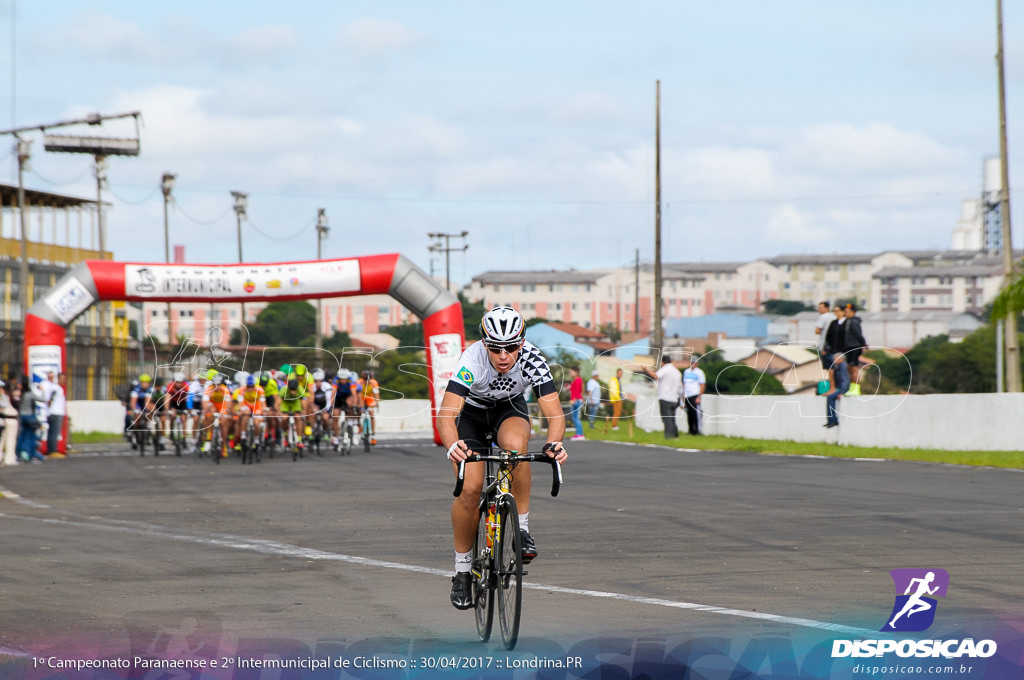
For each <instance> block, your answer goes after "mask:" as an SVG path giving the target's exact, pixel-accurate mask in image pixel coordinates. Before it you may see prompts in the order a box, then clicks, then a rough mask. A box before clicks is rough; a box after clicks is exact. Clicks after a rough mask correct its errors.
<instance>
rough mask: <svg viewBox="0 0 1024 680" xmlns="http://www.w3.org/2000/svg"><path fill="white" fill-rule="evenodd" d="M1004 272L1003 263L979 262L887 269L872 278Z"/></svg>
mask: <svg viewBox="0 0 1024 680" xmlns="http://www.w3.org/2000/svg"><path fill="white" fill-rule="evenodd" d="M1002 272H1003V263H1002V261H999V262H985V263H982V262H978V263H976V264H950V265H941V266H940V265H936V266H934V267H886V268H885V269H879V270H878V271H877V272H875V273H874V274H872V278H876V279H889V278H905V277H908V276H910V277H919V276H998V275H1001V274H1002Z"/></svg>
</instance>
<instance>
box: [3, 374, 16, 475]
mask: <svg viewBox="0 0 1024 680" xmlns="http://www.w3.org/2000/svg"><path fill="white" fill-rule="evenodd" d="M0 418H2V419H3V432H2V433H0V465H17V464H18V457H17V451H16V446H17V443H18V410H17V409H16V408H15V407H14V403H13V402H12V401H11V396H10V395H9V394H7V383H5V382H4V381H3V380H0Z"/></svg>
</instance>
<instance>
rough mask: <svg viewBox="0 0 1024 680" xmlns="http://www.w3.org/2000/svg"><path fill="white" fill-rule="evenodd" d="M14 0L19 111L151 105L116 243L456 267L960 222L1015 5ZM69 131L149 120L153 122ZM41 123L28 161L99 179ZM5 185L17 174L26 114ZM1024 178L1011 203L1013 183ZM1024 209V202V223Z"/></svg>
mask: <svg viewBox="0 0 1024 680" xmlns="http://www.w3.org/2000/svg"><path fill="white" fill-rule="evenodd" d="M88 4H89V7H87V8H83V3H81V2H72V1H70V0H32V1H29V0H17V1H15V0H0V35H2V36H3V38H2V40H0V45H3V47H0V92H2V93H3V94H2V95H0V102H4V101H7V102H8V104H9V106H6V107H4V106H3V104H0V128H4V129H7V128H15V127H21V126H31V125H43V124H49V123H54V122H58V121H62V120H67V119H72V118H77V117H81V116H85V115H88V114H90V113H94V112H99V113H102V114H107V115H111V114H120V113H127V112H133V111H139V112H140V113H141V118H140V121H141V123H140V127H139V134H140V140H141V154H140V155H139V156H138V157H121V158H117V157H113V158H111V159H110V162H109V171H108V172H109V189H108V191H107V192H105V194H104V200H106V201H108V202H109V203H110V204H111V210H110V212H109V213H108V217H107V220H108V244H109V247H110V248H111V249H112V250H113V252H114V257H115V259H117V260H122V261H136V262H138V261H141V262H160V261H163V260H164V219H163V215H164V204H163V196H162V194H161V192H160V180H161V176H162V175H163V173H165V172H171V173H174V174H176V175H177V180H176V184H175V187H174V190H173V193H172V198H173V200H172V202H171V205H170V209H169V219H168V228H169V231H170V241H171V243H172V245H175V244H180V245H184V246H185V248H186V254H187V258H188V261H191V262H196V263H221V262H223V263H229V262H236V261H238V251H239V245H238V237H237V224H236V217H235V213H234V211H233V209H232V206H233V199H232V197H231V193H230V192H231V191H244V192H246V193H248V194H249V202H248V219H247V220H246V221H245V222H244V223H243V225H242V252H243V257H244V259H245V260H246V261H247V262H282V261H292V260H308V259H314V258H315V257H316V253H317V232H316V228H315V222H316V216H317V211H318V209H320V208H323V209H324V210H325V214H326V216H327V219H328V222H329V225H330V232H329V234H328V235H327V238H326V239H325V240H324V241H323V242H322V244H321V245H322V253H323V257H324V258H342V257H351V256H358V255H370V254H379V253H390V252H401V253H403V254H404V255H406V256H407V257H409V258H410V259H412V260H413V261H414V262H415V263H416V264H418V265H419V266H420V267H422V268H423V269H424V270H425V271H428V272H432V273H434V274H436V275H441V276H443V275H444V273H445V258H444V255H443V253H439V252H430V251H429V250H428V248H429V246H430V245H431V244H432V243H434V242H436V240H434V239H431V238H430V237H428V234H429V233H449V234H461V233H462V232H463V231H465V232H468V235H467V236H466V237H465V239H464V240H463V239H461V238H456V239H452V240H451V242H450V243H451V247H453V248H461V247H462V246H463V245H464V244H465V245H468V249H467V250H465V251H462V250H459V251H457V252H453V253H451V260H450V261H451V270H450V274H451V278H452V279H453V281H459V282H462V283H466V282H468V280H469V279H470V278H472V276H474V275H476V274H479V273H481V272H484V271H488V270H523V269H558V270H565V269H570V268H576V269H590V268H597V267H617V266H629V265H631V264H632V262H633V260H634V258H635V257H636V255H637V253H638V252H639V257H640V259H641V260H643V261H651V259H652V258H653V257H654V243H655V185H656V181H655V177H656V174H655V158H656V153H655V149H656V148H657V144H656V129H657V128H656V125H655V121H656V113H657V112H658V111H659V107H658V106H657V103H656V102H657V97H656V94H657V91H658V85H657V83H659V82H660V120H661V126H660V132H661V134H660V150H661V153H660V159H661V162H660V167H661V173H660V174H661V197H662V249H663V260H664V261H666V262H678V261H709V262H718V261H747V260H752V259H756V258H760V257H765V258H768V257H774V256H777V255H783V254H815V253H817V254H832V253H865V252H879V251H882V250H891V249H919V248H949V247H950V246H951V243H952V232H953V229H954V227H955V226H956V222H957V220H958V219H959V217H960V210H961V202H962V201H963V200H964V199H965V198H970V197H976V196H978V195H979V194H980V193H981V190H982V165H983V161H984V158H985V157H987V156H992V155H997V154H998V153H999V136H998V135H999V127H998V89H997V86H998V81H997V70H996V60H995V54H996V46H997V42H996V3H995V2H984V3H983V2H963V1H962V0H956V1H953V0H929V1H928V2H924V1H918V2H904V3H893V2H890V1H888V0H857V1H856V2H853V1H847V0H843V1H840V2H829V3H822V2H813V1H811V0H777V1H776V2H770V3H769V2H764V1H763V0H735V1H731V2H714V3H712V2H706V1H704V2H695V1H691V0H660V1H654V0H637V1H636V2H629V3H625V2H608V1H606V0H561V1H559V2H550V1H547V2H537V1H535V0H523V1H521V2H518V3H482V2H465V1H454V0H438V1H436V2H429V3H427V2H422V1H420V0H392V1H390V2H365V1H362V2H353V1H350V0H338V1H336V2H326V1H323V2H312V1H308V0H293V2H290V3H286V4H282V3H279V2H273V3H272V2H265V1H262V0H250V1H248V2H245V3H242V2H236V1H234V0H229V1H221V2H209V1H207V2H195V1H193V0H179V1H178V2H175V3H150V2H138V1H137V0H132V1H121V0H104V1H102V2H95V3H88ZM1005 4H1006V6H1005V7H1004V17H1003V23H1004V33H1005V35H1004V41H1005V54H1006V88H1007V111H1008V136H1009V141H1010V144H1009V159H1010V164H1009V165H1010V186H1011V189H1012V192H1011V200H1012V201H1016V199H1017V198H1019V197H1020V196H1022V195H1024V192H1022V190H1021V189H1019V188H1018V187H1020V186H1021V183H1022V181H1024V171H1022V170H1020V168H1022V167H1024V165H1022V164H1024V155H1022V152H1024V142H1022V141H1021V139H1024V128H1022V127H1021V123H1024V117H1022V116H1021V115H1020V112H1021V111H1022V110H1024V109H1022V104H1021V100H1022V98H1024V7H1020V6H1019V5H1018V4H1017V3H1005ZM63 132H65V133H67V134H76V133H77V134H104V135H109V136H112V137H124V136H133V135H134V134H135V124H134V122H133V120H132V119H130V118H129V119H123V120H115V121H109V122H107V123H105V124H104V125H103V126H102V128H95V127H92V128H90V127H78V128H74V127H71V128H66V129H64V130H63ZM27 136H28V138H30V139H33V140H34V142H33V145H32V153H33V156H32V159H31V171H30V172H28V173H27V174H26V175H25V183H26V186H27V187H28V188H31V189H39V190H43V191H52V192H57V193H66V194H70V195H74V196H80V197H83V198H88V199H93V198H95V195H96V189H95V180H94V178H93V175H92V160H91V158H90V157H88V156H81V155H70V154H56V153H47V152H44V151H43V149H42V139H41V135H40V134H39V133H28V135H27ZM6 139H7V140H8V141H7V142H3V143H0V182H7V183H11V184H15V183H16V182H17V166H16V160H15V154H14V153H13V151H12V149H13V138H12V137H10V136H8V137H6ZM1013 205H1015V204H1013ZM1022 210H1024V207H1016V208H1015V207H1011V215H1012V216H1013V230H1014V243H1015V245H1017V246H1018V247H1020V246H1019V244H1020V243H1021V242H1022V239H1021V234H1020V232H1021V228H1022V224H1021V215H1022V214H1024V213H1022Z"/></svg>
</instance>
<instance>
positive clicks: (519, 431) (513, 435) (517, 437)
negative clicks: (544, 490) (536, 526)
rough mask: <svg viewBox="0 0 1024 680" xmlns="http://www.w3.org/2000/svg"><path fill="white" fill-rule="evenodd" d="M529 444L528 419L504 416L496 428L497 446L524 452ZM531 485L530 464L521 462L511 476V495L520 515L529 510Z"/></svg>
mask: <svg viewBox="0 0 1024 680" xmlns="http://www.w3.org/2000/svg"><path fill="white" fill-rule="evenodd" d="M529 445H530V421H528V420H526V419H524V418H516V417H513V418H506V419H505V421H504V422H502V424H501V426H500V427H499V428H498V446H500V447H501V448H503V449H508V450H509V451H518V452H519V453H526V450H527V447H528V446H529ZM532 486H533V481H532V479H531V474H530V464H529V463H523V464H521V465H519V466H518V467H517V468H516V471H515V474H514V475H513V476H512V495H513V496H515V497H516V507H517V508H518V509H519V514H521V515H525V514H526V513H528V512H529V511H530V489H531V488H532Z"/></svg>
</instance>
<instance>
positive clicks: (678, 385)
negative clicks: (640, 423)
mask: <svg viewBox="0 0 1024 680" xmlns="http://www.w3.org/2000/svg"><path fill="white" fill-rule="evenodd" d="M643 371H644V373H646V374H647V375H648V376H650V377H652V378H655V379H657V381H658V413H659V414H660V415H661V422H662V423H664V424H665V439H675V438H676V437H678V436H679V427H678V426H677V425H676V409H677V408H679V396H680V395H681V394H682V392H683V376H682V374H681V373H680V372H679V369H678V368H676V367H675V366H673V365H672V358H671V357H669V355H667V354H663V355H662V357H661V368H659V369H658V371H657V373H655V372H654V371H652V370H651V369H649V368H647V367H646V366H644V367H643Z"/></svg>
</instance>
